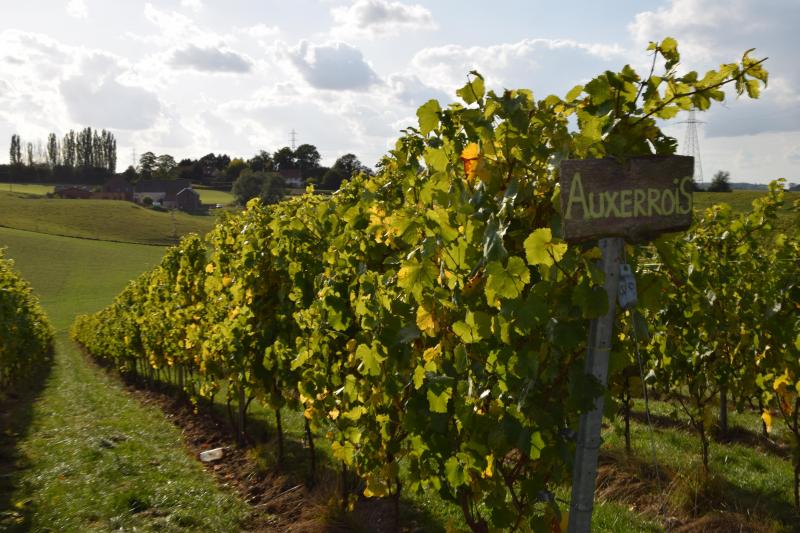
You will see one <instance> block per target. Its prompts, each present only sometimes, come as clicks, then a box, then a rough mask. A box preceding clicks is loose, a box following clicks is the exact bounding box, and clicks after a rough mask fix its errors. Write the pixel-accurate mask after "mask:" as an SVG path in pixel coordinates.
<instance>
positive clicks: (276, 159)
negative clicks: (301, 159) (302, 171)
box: [272, 146, 297, 170]
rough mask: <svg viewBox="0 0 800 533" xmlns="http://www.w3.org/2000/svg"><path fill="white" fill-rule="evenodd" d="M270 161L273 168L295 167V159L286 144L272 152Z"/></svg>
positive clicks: (285, 168)
mask: <svg viewBox="0 0 800 533" xmlns="http://www.w3.org/2000/svg"><path fill="white" fill-rule="evenodd" d="M272 163H273V166H274V167H275V170H288V169H291V168H297V161H296V160H295V158H294V152H293V151H292V149H291V148H289V147H288V146H284V147H283V148H281V149H280V150H278V151H277V152H275V153H274V154H272Z"/></svg>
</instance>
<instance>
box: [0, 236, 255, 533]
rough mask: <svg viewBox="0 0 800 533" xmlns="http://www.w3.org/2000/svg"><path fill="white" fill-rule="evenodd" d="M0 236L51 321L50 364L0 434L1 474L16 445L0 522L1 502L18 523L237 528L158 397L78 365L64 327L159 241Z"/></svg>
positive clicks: (1, 480)
mask: <svg viewBox="0 0 800 533" xmlns="http://www.w3.org/2000/svg"><path fill="white" fill-rule="evenodd" d="M0 246H7V247H8V255H9V256H10V257H11V258H13V259H14V260H15V261H16V266H17V268H18V270H19V271H20V272H21V273H22V274H23V276H25V277H26V278H27V279H28V280H30V281H31V283H32V284H33V286H34V289H35V290H36V292H37V293H38V294H39V296H40V298H41V300H42V303H43V304H44V307H45V309H46V311H47V312H48V314H49V316H50V317H51V320H52V322H53V325H54V326H55V327H56V328H57V330H58V334H57V349H56V358H55V364H54V367H53V369H52V371H51V373H50V374H49V376H48V377H47V379H46V380H45V382H44V383H43V387H42V389H41V391H39V392H37V393H36V397H35V398H33V400H35V401H33V402H32V404H31V406H30V407H29V408H28V409H24V410H18V412H15V413H14V416H13V417H12V418H11V420H10V426H11V427H10V428H9V429H8V433H5V434H2V435H0V473H4V472H1V471H2V467H3V461H2V459H3V457H4V455H5V456H7V455H8V454H9V453H11V454H13V455H16V457H14V459H15V463H16V468H15V469H13V470H12V471H11V477H10V478H9V477H8V476H7V475H6V476H5V477H4V476H0V530H3V522H2V518H3V511H5V510H6V509H4V507H6V508H8V509H11V508H13V509H14V512H16V513H18V514H16V515H13V518H18V519H20V520H24V521H23V522H22V523H21V524H19V525H18V529H19V530H21V531H22V530H27V529H32V530H37V531H41V530H48V531H50V530H52V531H77V530H82V529H88V530H96V531H110V530H116V529H120V528H122V529H125V530H132V529H134V528H136V529H138V530H155V529H162V530H170V531H173V530H177V529H189V530H198V531H200V530H202V531H233V530H236V529H237V527H236V524H237V523H238V521H239V520H240V519H241V518H242V516H243V514H244V513H245V505H244V504H243V503H242V502H241V501H240V500H238V498H236V497H234V496H232V495H231V494H229V493H228V492H227V491H226V490H225V489H223V488H220V487H219V486H217V485H216V483H215V482H214V481H213V479H212V478H211V477H209V476H208V475H207V474H206V473H205V472H204V471H203V469H202V467H201V466H200V465H199V464H198V463H197V462H196V461H195V460H194V459H193V458H191V457H189V456H188V455H187V454H186V453H185V451H184V448H183V446H182V444H181V437H180V432H179V431H178V430H176V429H175V428H174V427H173V426H172V425H171V424H170V423H169V422H168V421H167V420H165V418H164V416H163V413H162V412H161V411H160V410H159V409H158V408H157V407H147V406H142V405H141V404H140V403H139V402H137V401H136V400H134V399H133V398H131V397H130V396H129V395H128V394H126V393H125V391H124V390H123V387H122V386H121V385H120V383H119V382H118V380H116V379H113V378H110V377H109V376H107V375H106V374H105V373H104V372H102V371H99V370H98V369H97V368H95V367H93V366H91V365H89V364H87V362H86V360H85V359H84V358H83V356H82V355H81V354H80V353H79V352H78V351H77V349H76V347H75V345H74V344H73V343H72V342H71V341H70V340H69V339H68V337H67V333H66V328H68V327H69V325H70V324H71V322H72V320H73V318H74V316H75V315H76V314H78V313H85V312H90V311H95V310H97V309H99V308H101V307H103V306H105V305H107V304H108V303H109V302H110V301H111V299H112V298H113V297H114V295H116V294H117V293H118V292H119V291H120V290H121V289H122V288H123V287H124V285H125V283H126V282H127V281H128V280H130V279H131V278H133V277H135V276H136V275H138V274H139V273H140V272H142V271H143V270H145V269H146V268H148V267H150V266H152V265H154V264H155V263H157V262H158V260H159V259H160V257H161V255H162V253H163V249H162V248H160V247H154V246H142V245H131V244H120V243H109V242H100V241H89V240H82V239H73V238H65V237H56V236H51V235H42V234H37V233H30V232H24V231H19V230H12V229H7V228H0ZM20 411H21V412H20ZM0 420H2V421H3V422H6V420H3V419H2V418H0ZM7 518H8V516H7ZM6 525H8V523H6Z"/></svg>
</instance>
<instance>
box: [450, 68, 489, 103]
mask: <svg viewBox="0 0 800 533" xmlns="http://www.w3.org/2000/svg"><path fill="white" fill-rule="evenodd" d="M484 93H485V88H484V84H483V77H481V75H480V74H477V73H475V78H474V79H473V80H470V81H468V82H467V84H466V85H464V86H463V87H462V88H460V89H459V90H457V91H456V94H457V95H458V96H460V97H461V99H462V100H464V102H466V103H467V104H472V103H475V102H477V101H478V100H480V99H481V98H483V95H484Z"/></svg>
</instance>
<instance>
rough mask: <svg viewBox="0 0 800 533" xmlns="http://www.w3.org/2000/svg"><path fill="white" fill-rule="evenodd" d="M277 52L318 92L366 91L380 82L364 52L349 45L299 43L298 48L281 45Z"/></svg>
mask: <svg viewBox="0 0 800 533" xmlns="http://www.w3.org/2000/svg"><path fill="white" fill-rule="evenodd" d="M278 48H279V55H281V56H283V57H285V58H287V59H288V60H289V62H290V64H291V65H292V66H293V67H294V68H295V69H296V70H297V72H299V73H300V75H301V76H302V77H303V79H304V80H305V81H306V82H307V83H308V84H309V85H311V86H312V87H314V88H317V89H329V90H334V91H347V90H353V91H364V90H366V89H367V88H369V87H370V86H372V85H375V84H377V83H378V82H379V81H380V80H379V79H378V75H377V74H375V71H374V70H372V67H371V66H370V65H369V64H368V63H367V62H366V61H365V60H364V56H363V54H362V53H361V51H360V50H359V49H358V48H355V47H353V46H351V45H349V44H347V43H343V42H331V43H326V44H320V45H315V44H310V43H309V42H308V41H300V43H299V44H298V45H297V46H295V47H286V46H285V45H284V44H282V43H281V44H280V45H279V47H278Z"/></svg>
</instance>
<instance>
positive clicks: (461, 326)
mask: <svg viewBox="0 0 800 533" xmlns="http://www.w3.org/2000/svg"><path fill="white" fill-rule="evenodd" d="M491 332H492V319H491V317H489V315H487V314H486V313H484V312H482V311H475V312H472V311H467V317H466V318H465V319H464V321H463V322H462V321H458V322H456V323H455V324H453V333H455V334H456V335H458V336H459V338H461V340H462V341H464V343H465V344H472V343H475V342H478V341H480V340H481V339H485V338H486V337H488V336H489V335H490V334H491Z"/></svg>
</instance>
